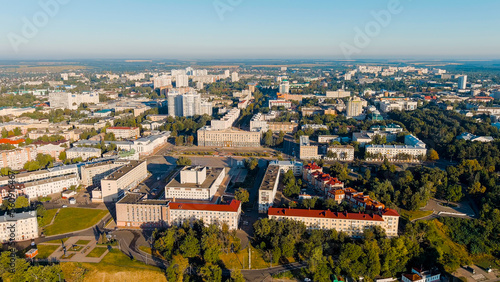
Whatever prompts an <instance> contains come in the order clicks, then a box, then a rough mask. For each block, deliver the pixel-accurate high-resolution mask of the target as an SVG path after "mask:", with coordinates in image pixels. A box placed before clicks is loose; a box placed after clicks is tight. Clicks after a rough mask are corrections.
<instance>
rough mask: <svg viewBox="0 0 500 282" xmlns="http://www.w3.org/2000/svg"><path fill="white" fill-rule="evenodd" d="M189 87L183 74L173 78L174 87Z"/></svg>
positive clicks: (187, 80) (187, 78)
mask: <svg viewBox="0 0 500 282" xmlns="http://www.w3.org/2000/svg"><path fill="white" fill-rule="evenodd" d="M188 86H189V76H187V75H185V74H179V75H177V76H176V77H175V87H176V88H179V87H188Z"/></svg>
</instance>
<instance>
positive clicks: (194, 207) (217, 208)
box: [169, 200, 241, 212]
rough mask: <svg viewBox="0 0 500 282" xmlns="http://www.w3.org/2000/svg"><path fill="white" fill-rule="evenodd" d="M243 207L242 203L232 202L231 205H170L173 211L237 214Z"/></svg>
mask: <svg viewBox="0 0 500 282" xmlns="http://www.w3.org/2000/svg"><path fill="white" fill-rule="evenodd" d="M240 206H241V202H240V201H237V200H232V201H231V203H229V205H220V204H193V203H173V202H170V203H169V208H170V209H171V210H202V211H221V212H237V211H238V209H239V208H240Z"/></svg>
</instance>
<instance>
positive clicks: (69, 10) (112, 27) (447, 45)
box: [0, 0, 500, 60]
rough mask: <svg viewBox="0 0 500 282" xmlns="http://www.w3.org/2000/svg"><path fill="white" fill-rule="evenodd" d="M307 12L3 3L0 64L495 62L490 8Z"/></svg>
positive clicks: (398, 5) (305, 5)
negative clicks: (76, 61)
mask: <svg viewBox="0 0 500 282" xmlns="http://www.w3.org/2000/svg"><path fill="white" fill-rule="evenodd" d="M313 4H314V5H312V4H311V2H302V1H292V2H290V1H272V2H270V3H268V2H264V1H244V0H240V1H234V0H233V1H229V0H215V1H185V2H176V1H175V2H174V1H167V2H165V3H160V2H159V1H152V0H149V1H143V2H141V4H137V3H136V2H131V1H120V2H118V1H106V2H104V3H103V2H98V1H85V2H77V1H69V0H64V1H63V0H42V1H27V2H11V3H5V4H4V8H5V9H4V11H9V13H4V14H3V15H2V17H1V19H0V24H1V25H2V26H3V27H4V28H3V29H2V31H1V33H0V54H1V55H0V59H2V60H5V59H22V60H27V59H46V60H48V59H56V60H59V59H61V60H64V59H121V58H124V59H231V58H241V59H253V58H258V59H269V58H274V59H284V58H304V59H317V58H325V59H363V58H387V59H398V58H405V59H498V58H500V51H499V50H500V49H499V48H498V47H500V39H499V38H500V37H499V36H498V35H499V34H498V33H499V32H498V31H497V30H495V29H494V27H496V26H498V25H499V24H500V19H498V17H496V11H498V8H500V3H499V2H496V1H481V2H479V3H472V2H468V1H440V2H438V3H436V2H431V1H408V0H400V1H395V0H394V1H393V0H389V1H376V2H374V1H356V3H354V4H353V3H352V2H341V1H315V2H314V3H313ZM360 33H361V35H360ZM361 39H364V40H361Z"/></svg>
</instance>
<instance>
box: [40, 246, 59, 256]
mask: <svg viewBox="0 0 500 282" xmlns="http://www.w3.org/2000/svg"><path fill="white" fill-rule="evenodd" d="M59 247H60V246H56V245H38V246H37V248H38V255H37V256H36V258H38V259H46V258H48V257H49V256H50V255H51V254H52V253H53V252H55V251H56V250H57V249H58V248H59Z"/></svg>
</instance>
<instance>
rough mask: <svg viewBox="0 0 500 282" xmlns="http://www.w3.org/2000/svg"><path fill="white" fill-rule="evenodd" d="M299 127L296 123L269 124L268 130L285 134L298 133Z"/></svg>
mask: <svg viewBox="0 0 500 282" xmlns="http://www.w3.org/2000/svg"><path fill="white" fill-rule="evenodd" d="M298 127H299V125H298V124H297V123H296V122H272V121H271V122H268V123H267V128H268V130H271V131H272V132H280V131H283V132H285V133H293V132H295V131H297V128H298Z"/></svg>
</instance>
